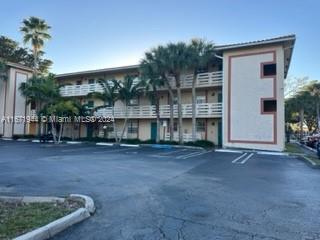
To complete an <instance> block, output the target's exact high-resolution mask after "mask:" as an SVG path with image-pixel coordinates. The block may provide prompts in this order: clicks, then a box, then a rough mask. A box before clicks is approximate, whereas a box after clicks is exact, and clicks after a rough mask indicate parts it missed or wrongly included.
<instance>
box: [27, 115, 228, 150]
mask: <svg viewBox="0 0 320 240" xmlns="http://www.w3.org/2000/svg"><path fill="white" fill-rule="evenodd" d="M124 122H125V121H124V119H116V120H115V123H116V132H117V136H118V137H120V136H121V134H122V131H123V128H124ZM169 122H170V120H169V119H161V121H160V140H163V141H169V140H170V132H169ZM177 123H178V120H177V119H175V121H174V136H173V140H174V141H178V125H177ZM37 128H38V124H37V123H31V124H29V127H28V129H29V132H28V133H29V134H31V135H36V134H37ZM42 128H43V129H42V133H47V132H48V131H49V132H50V126H49V127H48V126H47V127H45V126H42ZM182 130H183V140H184V142H190V141H192V120H191V119H183V127H182ZM62 136H63V137H68V138H72V139H81V138H95V137H99V138H106V139H113V138H115V131H114V129H113V124H112V123H111V122H109V123H95V124H92V123H81V124H78V123H76V124H73V123H69V124H65V126H64V130H63V134H62ZM123 138H124V139H140V140H142V141H146V140H154V141H155V140H156V138H157V122H156V120H155V119H129V120H128V122H127V126H126V128H125V129H124V133H123ZM196 138H197V140H207V141H210V142H213V143H214V144H215V145H217V146H221V145H222V121H221V118H210V119H208V118H201V119H197V120H196Z"/></svg>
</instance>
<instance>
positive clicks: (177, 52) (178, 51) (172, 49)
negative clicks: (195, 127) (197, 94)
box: [166, 42, 189, 144]
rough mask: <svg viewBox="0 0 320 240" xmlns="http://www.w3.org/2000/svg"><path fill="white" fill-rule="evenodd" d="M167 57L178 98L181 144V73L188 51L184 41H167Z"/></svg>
mask: <svg viewBox="0 0 320 240" xmlns="http://www.w3.org/2000/svg"><path fill="white" fill-rule="evenodd" d="M166 48H167V51H168V59H167V66H168V71H169V73H171V74H172V75H173V76H174V79H175V84H176V88H177V98H178V119H179V124H178V134H179V144H183V132H182V103H181V74H182V73H183V72H184V71H185V70H187V67H188V62H187V61H188V60H187V59H188V58H189V51H188V46H187V45H186V44H185V43H184V42H178V43H176V44H174V43H169V44H168V45H167V46H166Z"/></svg>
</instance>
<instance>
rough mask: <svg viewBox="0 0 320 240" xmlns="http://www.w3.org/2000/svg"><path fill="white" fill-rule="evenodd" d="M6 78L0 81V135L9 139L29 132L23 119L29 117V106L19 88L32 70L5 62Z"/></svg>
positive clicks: (27, 125)
mask: <svg viewBox="0 0 320 240" xmlns="http://www.w3.org/2000/svg"><path fill="white" fill-rule="evenodd" d="M6 66H7V69H6V74H5V75H6V78H5V79H2V78H1V79H0V135H1V136H3V137H6V138H11V137H12V136H13V135H23V134H28V133H29V132H30V129H29V127H30V125H29V124H27V121H25V119H24V117H25V116H29V115H30V105H27V104H26V99H25V98H24V97H23V96H22V95H21V93H20V91H19V86H20V84H21V83H22V82H25V81H27V79H28V78H30V77H31V76H32V69H31V68H29V67H26V66H23V65H21V64H17V63H10V62H6Z"/></svg>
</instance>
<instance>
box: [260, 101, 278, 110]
mask: <svg viewBox="0 0 320 240" xmlns="http://www.w3.org/2000/svg"><path fill="white" fill-rule="evenodd" d="M276 111H277V101H276V100H264V101H263V112H276Z"/></svg>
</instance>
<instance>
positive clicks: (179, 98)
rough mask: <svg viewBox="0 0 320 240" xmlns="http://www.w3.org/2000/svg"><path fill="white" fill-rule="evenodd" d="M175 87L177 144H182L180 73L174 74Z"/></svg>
mask: <svg viewBox="0 0 320 240" xmlns="http://www.w3.org/2000/svg"><path fill="white" fill-rule="evenodd" d="M175 78H176V87H177V97H178V120H179V124H178V134H179V144H180V145H182V144H183V132H182V104H181V86H180V74H177V75H176V76H175Z"/></svg>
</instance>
